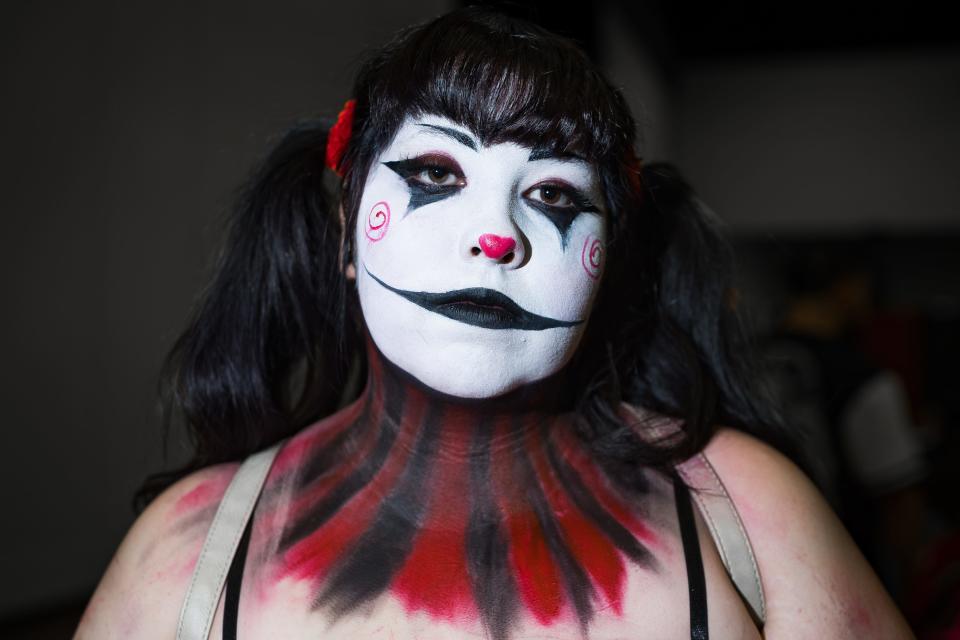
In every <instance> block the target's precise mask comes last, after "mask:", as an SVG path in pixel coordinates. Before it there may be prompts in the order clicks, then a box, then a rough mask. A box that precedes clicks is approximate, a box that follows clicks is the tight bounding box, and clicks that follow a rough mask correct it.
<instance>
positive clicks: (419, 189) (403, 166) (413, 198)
mask: <svg viewBox="0 0 960 640" xmlns="http://www.w3.org/2000/svg"><path fill="white" fill-rule="evenodd" d="M383 164H384V166H386V167H387V168H388V169H390V170H391V171H393V172H394V173H396V174H397V175H398V176H400V177H401V178H403V181H404V182H405V183H406V184H407V189H408V190H409V191H410V202H409V204H408V205H407V213H410V212H411V211H413V210H414V209H419V208H420V207H423V206H426V205H428V204H433V203H434V202H439V201H440V200H444V199H446V198H449V197H450V196H455V195H457V194H458V193H460V189H461V187H460V186H459V185H428V184H423V183H422V182H419V181H418V180H416V178H415V176H416V175H417V174H418V173H420V172H421V171H423V169H424V165H423V161H422V160H420V159H419V158H411V159H410V160H392V161H390V162H384V163H383Z"/></svg>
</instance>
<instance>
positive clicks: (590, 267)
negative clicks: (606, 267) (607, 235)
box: [580, 236, 603, 280]
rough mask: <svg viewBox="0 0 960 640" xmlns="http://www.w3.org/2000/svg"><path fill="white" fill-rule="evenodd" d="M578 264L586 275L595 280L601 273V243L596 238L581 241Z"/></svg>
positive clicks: (589, 237)
mask: <svg viewBox="0 0 960 640" xmlns="http://www.w3.org/2000/svg"><path fill="white" fill-rule="evenodd" d="M580 262H581V264H583V270H584V271H586V272H587V275H588V276H590V277H591V278H593V279H594V280H597V279H598V278H599V277H600V273H601V272H602V271H603V243H602V242H600V239H599V238H597V237H596V236H587V238H586V240H584V241H583V251H582V252H581V253H580Z"/></svg>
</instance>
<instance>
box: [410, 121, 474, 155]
mask: <svg viewBox="0 0 960 640" xmlns="http://www.w3.org/2000/svg"><path fill="white" fill-rule="evenodd" d="M420 126H421V127H427V128H428V129H433V130H435V131H439V132H440V133H442V134H444V135H447V136H449V137H451V138H453V139H454V140H456V141H457V142H459V143H460V144H462V145H464V146H465V147H470V148H471V149H473V150H474V151H476V150H477V148H478V147H477V142H476V141H475V140H474V139H473V138H471V137H470V136H468V135H467V134H465V133H464V132H462V131H457V130H456V129H451V128H449V127H441V126H438V125H435V124H424V123H421V124H420Z"/></svg>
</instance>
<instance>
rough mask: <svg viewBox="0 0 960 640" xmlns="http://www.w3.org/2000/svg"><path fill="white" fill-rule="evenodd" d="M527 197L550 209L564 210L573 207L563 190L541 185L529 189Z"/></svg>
mask: <svg viewBox="0 0 960 640" xmlns="http://www.w3.org/2000/svg"><path fill="white" fill-rule="evenodd" d="M527 197H528V198H531V199H533V200H536V201H539V202H542V203H543V204H546V205H549V206H551V207H557V208H560V209H565V208H569V207H572V206H573V204H574V203H573V198H571V197H570V194H569V193H567V192H566V191H565V190H564V189H562V188H560V187H555V186H551V185H541V186H539V187H535V188H534V189H531V190H530V191H529V192H528V193H527Z"/></svg>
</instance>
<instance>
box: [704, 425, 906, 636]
mask: <svg viewBox="0 0 960 640" xmlns="http://www.w3.org/2000/svg"><path fill="white" fill-rule="evenodd" d="M704 454H705V455H706V456H707V458H708V459H709V460H710V462H711V464H712V465H713V466H714V468H715V469H716V471H717V473H718V474H719V476H720V478H721V479H722V480H723V483H724V485H725V486H726V488H727V490H728V492H729V493H730V496H731V498H732V499H733V502H734V504H735V505H736V507H737V510H738V511H739V513H740V517H741V518H742V520H743V524H744V527H745V528H746V530H747V534H748V536H749V538H750V541H751V543H752V544H753V548H754V552H755V554H756V556H757V563H758V565H759V568H760V574H761V581H762V583H763V589H764V594H765V596H766V599H767V624H766V625H765V628H764V632H765V636H766V637H767V638H771V639H773V640H776V639H778V638H818V637H828V638H890V639H899V638H912V637H913V636H912V634H911V633H910V631H909V629H908V627H907V625H906V623H905V622H904V620H903V618H902V617H901V615H900V613H899V612H898V611H897V609H896V607H895V606H894V604H893V602H892V601H891V599H890V597H889V596H888V595H887V593H886V591H885V590H884V589H883V587H882V586H881V584H880V582H879V580H878V579H877V577H876V575H875V574H874V573H873V571H872V569H871V568H870V567H869V565H868V564H867V562H866V561H865V560H864V558H863V556H862V555H861V553H860V551H859V550H858V549H857V547H856V545H855V544H854V543H853V540H851V538H850V536H849V535H848V534H847V532H846V530H845V529H844V528H843V525H842V524H841V523H840V521H839V520H838V519H837V517H836V516H835V515H834V513H833V511H832V510H831V509H830V507H829V506H828V505H827V503H826V502H825V501H824V499H823V498H822V497H821V496H820V493H819V492H818V491H817V489H816V488H815V487H814V485H813V484H812V483H811V482H810V480H808V479H807V477H806V476H805V475H804V474H803V473H802V472H801V471H800V470H799V469H798V468H797V467H796V466H795V465H794V464H793V463H792V462H790V460H788V459H787V458H786V457H785V456H783V455H782V454H780V453H779V452H777V451H776V450H775V449H773V448H772V447H770V446H768V445H766V444H764V443H762V442H760V441H759V440H757V439H756V438H753V437H751V436H749V435H747V434H744V433H742V432H739V431H734V430H732V429H723V430H721V431H720V432H719V433H718V434H717V435H716V436H715V437H714V438H713V440H712V441H711V442H710V444H709V445H708V446H707V448H706V449H705V451H704Z"/></svg>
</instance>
